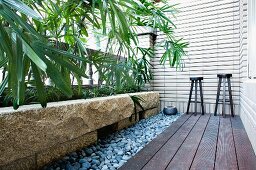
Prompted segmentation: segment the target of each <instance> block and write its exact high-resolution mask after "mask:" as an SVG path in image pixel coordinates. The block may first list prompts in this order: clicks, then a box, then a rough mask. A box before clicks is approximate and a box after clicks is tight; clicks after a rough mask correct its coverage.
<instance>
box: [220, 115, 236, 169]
mask: <svg viewBox="0 0 256 170" xmlns="http://www.w3.org/2000/svg"><path fill="white" fill-rule="evenodd" d="M215 169H216V170H229V169H232V170H236V169H238V167H237V160H236V151H235V144H234V140H233V133H232V126H231V120H230V118H223V117H220V126H219V135H218V143H217V152H216V161H215Z"/></svg>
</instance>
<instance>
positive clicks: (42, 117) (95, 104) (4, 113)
mask: <svg viewBox="0 0 256 170" xmlns="http://www.w3.org/2000/svg"><path fill="white" fill-rule="evenodd" d="M133 110H134V108H133V102H132V100H131V98H130V97H129V96H128V95H117V96H109V97H101V98H94V99H88V100H74V101H64V102H54V103H49V105H48V107H47V108H41V107H40V106H39V105H32V106H31V105H30V106H24V107H21V108H20V109H18V110H17V111H13V109H11V108H3V109H1V111H0V127H1V131H0V136H1V137H0V146H1V148H0V153H2V154H1V156H0V165H3V164H6V163H8V161H9V162H11V161H13V160H16V159H19V158H22V157H26V156H30V155H32V154H35V152H37V151H40V150H43V149H46V148H49V147H52V146H54V145H55V144H58V143H64V142H66V141H69V140H72V139H75V138H77V137H79V136H82V135H84V134H86V133H88V132H92V131H95V130H96V129H99V128H101V127H104V126H106V125H110V124H112V123H114V122H118V121H120V120H122V119H124V118H127V117H129V116H131V114H132V113H133Z"/></svg>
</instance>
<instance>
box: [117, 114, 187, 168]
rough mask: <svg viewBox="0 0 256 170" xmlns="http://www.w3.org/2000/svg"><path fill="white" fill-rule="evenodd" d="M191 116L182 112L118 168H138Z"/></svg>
mask: <svg viewBox="0 0 256 170" xmlns="http://www.w3.org/2000/svg"><path fill="white" fill-rule="evenodd" d="M189 117H191V115H187V114H184V115H182V116H181V117H180V118H179V119H178V120H177V121H175V122H173V123H172V124H171V126H170V127H168V128H167V129H166V130H165V131H164V132H162V133H161V134H159V135H158V136H157V137H156V138H155V139H154V140H153V141H151V142H150V143H149V144H147V145H146V146H145V147H144V148H143V149H142V150H141V151H140V152H138V153H137V154H136V155H135V156H134V157H132V158H131V159H129V160H128V162H127V163H125V164H124V165H123V166H122V167H120V168H119V169H120V170H139V169H142V168H143V166H144V165H145V164H146V163H147V162H148V161H149V160H150V159H151V158H152V157H153V156H154V155H155V153H156V152H157V151H158V150H159V149H160V148H161V147H162V146H163V145H164V144H165V143H166V142H167V141H168V140H169V138H171V137H172V136H173V134H175V133H176V132H177V131H178V130H179V128H180V127H181V126H182V125H183V124H184V123H185V122H186V121H187V120H188V119H189Z"/></svg>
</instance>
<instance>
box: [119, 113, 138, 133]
mask: <svg viewBox="0 0 256 170" xmlns="http://www.w3.org/2000/svg"><path fill="white" fill-rule="evenodd" d="M138 121H139V113H136V116H135V114H133V115H132V116H131V117H129V118H125V119H123V120H121V121H119V122H118V123H117V124H116V130H121V129H124V128H127V127H129V126H131V125H133V124H135V123H136V122H138Z"/></svg>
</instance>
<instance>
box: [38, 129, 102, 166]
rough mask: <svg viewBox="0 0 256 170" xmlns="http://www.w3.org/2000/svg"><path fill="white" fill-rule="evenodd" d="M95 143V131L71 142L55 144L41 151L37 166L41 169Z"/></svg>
mask: <svg viewBox="0 0 256 170" xmlns="http://www.w3.org/2000/svg"><path fill="white" fill-rule="evenodd" d="M96 141H97V131H94V132H90V133H87V134H85V135H83V136H80V137H78V138H76V139H73V140H71V141H67V142H65V143H62V144H56V146H53V147H51V148H49V149H46V150H43V151H41V152H39V153H38V154H37V166H38V167H42V166H43V165H45V164H47V163H48V162H50V161H52V160H54V159H57V158H59V157H61V156H64V155H65V154H67V153H70V152H72V151H76V150H78V149H81V148H83V147H86V146H89V145H91V144H93V143H96Z"/></svg>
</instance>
